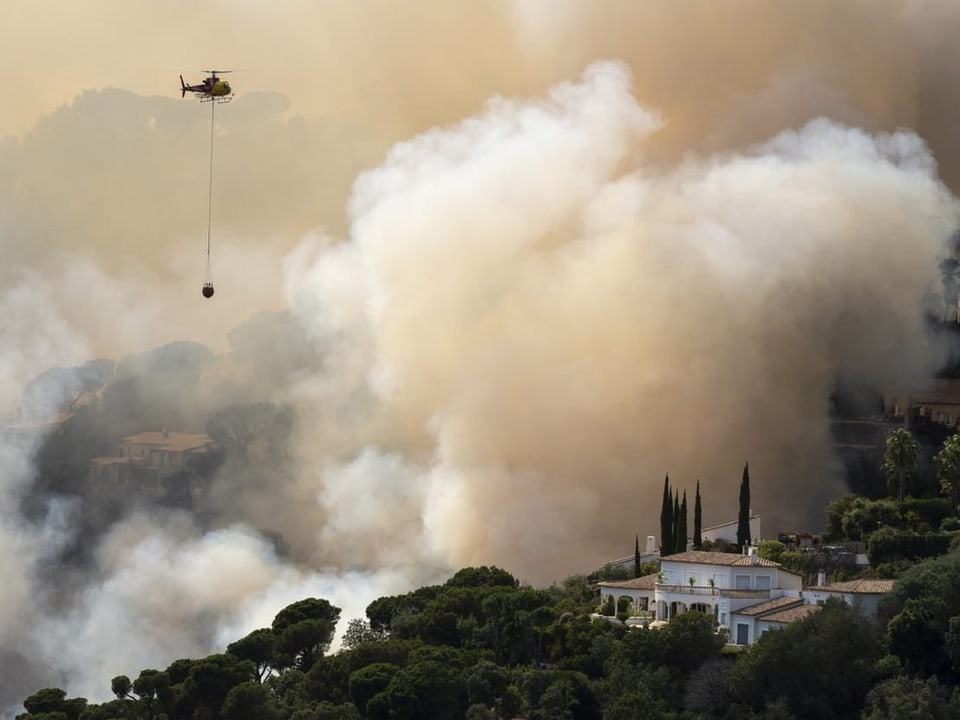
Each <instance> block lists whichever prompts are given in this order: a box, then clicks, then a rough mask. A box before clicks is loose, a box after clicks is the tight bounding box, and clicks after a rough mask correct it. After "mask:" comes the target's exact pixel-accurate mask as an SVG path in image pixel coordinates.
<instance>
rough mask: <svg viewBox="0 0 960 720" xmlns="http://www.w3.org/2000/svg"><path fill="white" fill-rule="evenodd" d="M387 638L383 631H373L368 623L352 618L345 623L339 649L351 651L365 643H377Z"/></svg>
mask: <svg viewBox="0 0 960 720" xmlns="http://www.w3.org/2000/svg"><path fill="white" fill-rule="evenodd" d="M386 638H387V633H386V631H384V630H374V629H373V628H371V627H370V623H369V622H368V621H367V620H364V619H362V618H353V619H352V620H350V622H348V623H347V629H346V630H345V631H344V632H343V638H342V639H341V641H340V645H341V647H343V648H344V649H345V650H351V649H353V648H355V647H359V646H360V645H362V644H363V643H367V642H379V641H381V640H385V639H386Z"/></svg>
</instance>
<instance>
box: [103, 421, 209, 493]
mask: <svg viewBox="0 0 960 720" xmlns="http://www.w3.org/2000/svg"><path fill="white" fill-rule="evenodd" d="M214 445H215V443H214V441H213V439H212V438H211V437H210V436H209V435H205V434H202V433H179V432H168V431H167V430H161V431H159V432H142V433H137V434H136V435H130V436H128V437H125V438H123V439H122V440H121V441H120V446H119V448H118V451H117V455H110V456H103V457H95V458H93V459H92V460H91V461H90V485H91V489H93V490H94V491H97V490H99V491H101V492H108V491H110V490H113V489H117V488H124V487H126V485H127V483H128V482H129V481H130V480H131V478H132V477H133V476H134V475H136V476H137V477H138V478H140V479H143V480H145V481H146V480H154V481H162V480H164V479H165V478H167V477H169V476H171V475H174V474H175V473H177V472H180V471H183V470H187V469H189V467H190V460H191V459H192V458H196V457H198V456H201V455H204V454H206V453H208V452H210V451H211V450H212V449H213V448H214Z"/></svg>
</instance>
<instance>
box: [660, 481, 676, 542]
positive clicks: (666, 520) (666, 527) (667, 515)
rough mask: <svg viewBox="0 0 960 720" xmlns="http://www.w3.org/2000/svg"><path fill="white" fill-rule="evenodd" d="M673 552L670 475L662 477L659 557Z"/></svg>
mask: <svg viewBox="0 0 960 720" xmlns="http://www.w3.org/2000/svg"><path fill="white" fill-rule="evenodd" d="M672 552H673V506H672V505H671V504H670V476H669V475H667V476H666V477H665V478H664V479H663V505H662V507H661V508H660V557H665V556H667V555H670V554H671V553H672Z"/></svg>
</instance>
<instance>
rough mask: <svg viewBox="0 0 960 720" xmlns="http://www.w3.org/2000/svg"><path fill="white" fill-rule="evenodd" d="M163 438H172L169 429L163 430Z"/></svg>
mask: <svg viewBox="0 0 960 720" xmlns="http://www.w3.org/2000/svg"><path fill="white" fill-rule="evenodd" d="M163 436H164V437H170V433H168V432H167V429H166V428H164V429H163Z"/></svg>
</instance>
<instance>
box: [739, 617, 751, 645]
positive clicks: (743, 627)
mask: <svg viewBox="0 0 960 720" xmlns="http://www.w3.org/2000/svg"><path fill="white" fill-rule="evenodd" d="M749 642H750V626H749V625H747V624H746V623H739V622H738V623H737V645H746V644H747V643H749Z"/></svg>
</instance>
